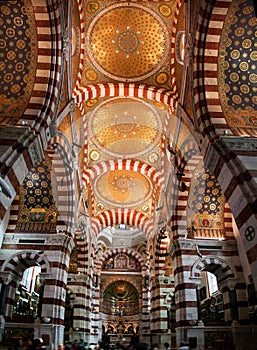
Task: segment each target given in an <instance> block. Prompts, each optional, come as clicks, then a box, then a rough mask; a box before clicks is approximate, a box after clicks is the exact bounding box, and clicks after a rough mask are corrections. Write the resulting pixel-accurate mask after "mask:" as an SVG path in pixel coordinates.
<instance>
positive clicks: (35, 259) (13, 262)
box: [1, 251, 50, 277]
mask: <svg viewBox="0 0 257 350" xmlns="http://www.w3.org/2000/svg"><path fill="white" fill-rule="evenodd" d="M36 265H37V266H40V267H41V273H50V265H49V262H48V260H47V259H46V257H45V255H43V254H39V253H38V252H36V251H23V252H19V253H18V254H16V255H12V256H11V257H10V258H9V259H8V260H6V261H5V262H4V263H3V264H2V266H1V272H8V273H10V274H12V275H13V276H19V277H21V276H22V274H23V271H24V270H26V269H27V268H28V267H29V266H36Z"/></svg>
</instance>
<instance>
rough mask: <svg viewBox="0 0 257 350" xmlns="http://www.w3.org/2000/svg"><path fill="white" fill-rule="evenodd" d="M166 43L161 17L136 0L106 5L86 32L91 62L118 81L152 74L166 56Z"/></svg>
mask: <svg viewBox="0 0 257 350" xmlns="http://www.w3.org/2000/svg"><path fill="white" fill-rule="evenodd" d="M156 33H158V37H157V36H156ZM168 43H169V34H168V31H167V29H166V26H165V25H164V23H163V21H162V20H161V18H160V17H159V16H158V15H157V14H156V13H155V12H154V11H152V10H151V9H150V8H147V7H145V6H142V5H140V4H136V3H133V4H132V3H118V4H114V5H112V6H109V7H107V8H106V9H105V10H103V11H101V12H100V13H99V14H98V15H97V16H96V17H95V18H94V20H93V21H92V22H91V24H90V26H89V29H88V35H87V50H88V54H89V57H90V60H91V61H92V62H93V64H94V66H95V67H97V69H98V70H99V71H100V72H101V73H103V74H104V75H105V76H107V77H109V78H111V79H114V80H120V81H138V80H143V79H145V78H147V77H149V76H150V75H152V74H154V73H155V72H156V71H157V70H159V68H160V67H161V66H162V65H163V63H164V61H165V60H166V58H167V56H168V53H169V44H168ZM127 61H128V62H127Z"/></svg>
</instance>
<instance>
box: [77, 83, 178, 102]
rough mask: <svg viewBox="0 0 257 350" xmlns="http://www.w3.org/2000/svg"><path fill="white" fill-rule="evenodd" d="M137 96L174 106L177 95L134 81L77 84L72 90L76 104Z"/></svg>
mask: <svg viewBox="0 0 257 350" xmlns="http://www.w3.org/2000/svg"><path fill="white" fill-rule="evenodd" d="M119 96H120V97H138V98H144V99H147V100H151V101H157V102H162V103H164V104H166V105H168V106H171V107H173V108H176V106H177V95H176V94H175V93H174V92H173V91H171V90H166V89H163V88H158V87H156V86H148V85H145V84H139V85H138V84H135V83H98V84H94V85H93V84H92V85H87V86H77V87H76V88H75V89H74V91H73V97H74V100H75V103H76V104H78V105H79V104H80V103H82V102H83V101H87V100H90V99H93V98H99V97H119Z"/></svg>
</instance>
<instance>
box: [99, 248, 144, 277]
mask: <svg viewBox="0 0 257 350" xmlns="http://www.w3.org/2000/svg"><path fill="white" fill-rule="evenodd" d="M116 254H127V255H129V256H132V257H133V258H135V259H136V260H137V262H138V263H139V264H140V266H141V271H142V272H143V271H146V265H145V260H144V258H143V257H142V255H141V254H140V253H138V251H136V250H134V249H132V248H116V249H110V250H108V251H106V252H104V253H103V255H102V256H101V257H100V259H99V260H98V261H97V262H96V263H95V265H94V267H95V272H96V273H97V272H99V273H100V271H101V270H102V266H103V263H104V262H105V261H106V260H108V259H109V258H111V257H112V256H114V255H116Z"/></svg>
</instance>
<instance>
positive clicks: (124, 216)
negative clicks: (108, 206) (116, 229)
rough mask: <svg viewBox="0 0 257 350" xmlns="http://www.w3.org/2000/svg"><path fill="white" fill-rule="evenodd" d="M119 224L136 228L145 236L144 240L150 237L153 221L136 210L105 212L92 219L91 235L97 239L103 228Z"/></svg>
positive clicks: (120, 209) (125, 209) (121, 209)
mask: <svg viewBox="0 0 257 350" xmlns="http://www.w3.org/2000/svg"><path fill="white" fill-rule="evenodd" d="M120 223H123V224H126V225H129V226H133V227H137V228H138V229H139V230H141V231H142V232H143V233H144V234H145V236H146V238H148V237H149V236H150V234H151V233H152V231H153V229H154V225H153V219H149V218H148V217H146V216H145V215H144V214H143V213H141V212H139V211H137V210H133V209H132V210H130V209H127V208H124V209H123V208H119V209H116V210H114V209H112V210H105V211H104V212H102V213H101V214H99V215H98V216H97V217H94V218H92V220H91V227H92V231H93V233H94V234H95V236H96V237H97V235H98V234H99V233H100V232H101V231H102V230H103V229H104V228H105V227H108V226H115V225H118V224H120Z"/></svg>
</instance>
